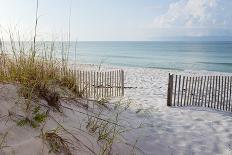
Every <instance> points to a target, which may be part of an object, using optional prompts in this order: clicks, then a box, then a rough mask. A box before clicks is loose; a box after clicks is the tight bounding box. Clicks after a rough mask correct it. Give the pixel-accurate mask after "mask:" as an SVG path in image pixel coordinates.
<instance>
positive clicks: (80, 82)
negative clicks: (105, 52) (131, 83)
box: [62, 69, 124, 99]
mask: <svg viewBox="0 0 232 155" xmlns="http://www.w3.org/2000/svg"><path fill="white" fill-rule="evenodd" d="M62 73H63V74H71V75H72V77H73V78H74V79H75V83H76V86H77V88H76V89H77V91H78V92H79V93H80V94H81V96H83V97H86V98H94V99H98V98H103V97H104V98H105V97H117V96H123V95H124V71H123V70H113V71H105V72H102V71H83V70H71V69H70V70H68V71H63V72H62Z"/></svg>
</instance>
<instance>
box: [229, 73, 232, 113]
mask: <svg viewBox="0 0 232 155" xmlns="http://www.w3.org/2000/svg"><path fill="white" fill-rule="evenodd" d="M231 85H232V77H230V97H229V109H230V111H231V112H232V103H231V95H232V94H231V93H232V90H231V89H232V88H231V87H232V86H231Z"/></svg>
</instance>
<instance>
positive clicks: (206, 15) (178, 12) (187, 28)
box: [152, 0, 232, 36]
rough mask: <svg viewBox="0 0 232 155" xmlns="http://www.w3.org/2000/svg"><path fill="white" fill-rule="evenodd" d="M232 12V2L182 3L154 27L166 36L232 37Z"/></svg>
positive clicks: (171, 7)
mask: <svg viewBox="0 0 232 155" xmlns="http://www.w3.org/2000/svg"><path fill="white" fill-rule="evenodd" d="M231 9H232V0H179V1H177V2H174V3H171V4H170V5H169V8H168V10H167V12H166V13H165V14H163V15H161V16H159V17H156V18H155V19H154V21H153V24H152V25H153V28H155V29H156V30H157V34H160V33H162V34H163V35H172V36H175V35H176V36H210V35H232V10H231ZM177 32H178V33H177Z"/></svg>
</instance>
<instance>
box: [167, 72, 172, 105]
mask: <svg viewBox="0 0 232 155" xmlns="http://www.w3.org/2000/svg"><path fill="white" fill-rule="evenodd" d="M168 78H169V80H168V95H167V99H168V100H167V106H172V93H173V74H172V75H171V74H169V76H168Z"/></svg>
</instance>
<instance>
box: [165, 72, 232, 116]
mask: <svg viewBox="0 0 232 155" xmlns="http://www.w3.org/2000/svg"><path fill="white" fill-rule="evenodd" d="M231 87H232V77H231V76H196V77H190V76H181V75H173V74H169V81H168V93H167V105H168V106H198V107H208V108H213V109H218V110H223V111H229V112H232V101H231V98H232V88H231Z"/></svg>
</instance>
